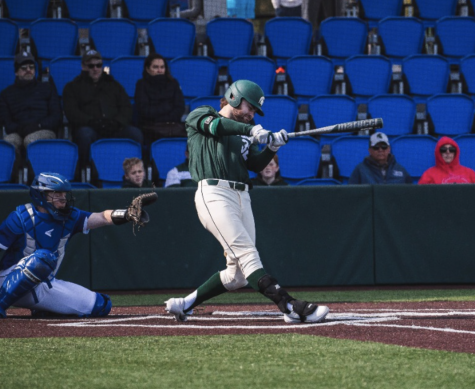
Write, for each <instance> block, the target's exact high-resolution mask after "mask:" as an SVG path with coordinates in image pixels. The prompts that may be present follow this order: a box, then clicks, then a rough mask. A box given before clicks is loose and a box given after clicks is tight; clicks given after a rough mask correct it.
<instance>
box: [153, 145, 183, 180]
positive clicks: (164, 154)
mask: <svg viewBox="0 0 475 389" xmlns="http://www.w3.org/2000/svg"><path fill="white" fill-rule="evenodd" d="M186 142H187V138H164V139H159V140H157V141H155V142H153V143H152V146H151V148H150V158H151V161H152V162H153V163H154V164H155V167H156V169H157V171H158V176H159V178H160V180H165V179H166V178H167V174H168V172H169V171H170V170H171V169H173V168H174V167H175V166H177V165H179V164H181V163H183V161H184V160H185V150H186Z"/></svg>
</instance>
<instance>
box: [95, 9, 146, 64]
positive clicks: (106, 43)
mask: <svg viewBox="0 0 475 389" xmlns="http://www.w3.org/2000/svg"><path fill="white" fill-rule="evenodd" d="M89 34H90V37H91V38H92V40H93V42H94V46H95V48H96V50H98V51H99V52H100V53H101V55H102V57H103V58H104V59H108V60H111V59H113V58H117V57H122V56H126V55H134V54H135V46H136V44H137V26H136V25H135V24H134V23H133V22H131V21H130V20H126V19H105V18H103V19H97V20H95V21H93V22H92V23H91V24H90V25H89Z"/></svg>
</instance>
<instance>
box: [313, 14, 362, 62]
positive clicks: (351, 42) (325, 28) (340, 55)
mask: <svg viewBox="0 0 475 389" xmlns="http://www.w3.org/2000/svg"><path fill="white" fill-rule="evenodd" d="M320 37H321V38H323V40H324V41H325V45H326V48H327V56H328V57H330V58H331V59H334V60H339V61H336V62H337V63H338V62H339V63H341V62H342V61H343V60H344V59H345V58H348V57H351V56H353V55H358V54H363V53H364V50H365V44H366V39H367V37H368V25H367V23H366V22H365V21H363V20H361V19H358V18H347V17H330V18H327V19H325V20H324V21H323V22H322V23H321V24H320Z"/></svg>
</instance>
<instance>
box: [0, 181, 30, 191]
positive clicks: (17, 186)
mask: <svg viewBox="0 0 475 389" xmlns="http://www.w3.org/2000/svg"><path fill="white" fill-rule="evenodd" d="M22 189H26V190H29V189H30V187H29V186H28V185H25V184H4V183H2V184H0V191H2V190H22Z"/></svg>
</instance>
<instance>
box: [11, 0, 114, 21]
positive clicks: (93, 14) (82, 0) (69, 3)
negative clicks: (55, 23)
mask: <svg viewBox="0 0 475 389" xmlns="http://www.w3.org/2000/svg"><path fill="white" fill-rule="evenodd" d="M14 1H15V0H14ZM64 2H65V3H66V7H67V9H68V12H69V18H70V19H72V20H74V21H76V22H77V23H78V25H79V26H80V27H87V25H88V24H89V23H90V22H92V21H93V20H96V19H99V18H105V17H106V16H107V7H108V5H109V0H64Z"/></svg>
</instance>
